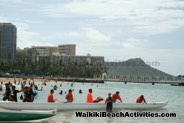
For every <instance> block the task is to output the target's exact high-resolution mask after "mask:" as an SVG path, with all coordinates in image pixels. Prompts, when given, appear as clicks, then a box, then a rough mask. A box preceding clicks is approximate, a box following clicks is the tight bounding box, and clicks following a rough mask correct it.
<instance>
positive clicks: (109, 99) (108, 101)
mask: <svg viewBox="0 0 184 123" xmlns="http://www.w3.org/2000/svg"><path fill="white" fill-rule="evenodd" d="M105 104H106V111H110V112H111V111H112V108H113V100H112V97H111V93H108V97H107V99H106V100H105Z"/></svg>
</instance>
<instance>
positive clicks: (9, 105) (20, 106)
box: [0, 101, 168, 111]
mask: <svg viewBox="0 0 184 123" xmlns="http://www.w3.org/2000/svg"><path fill="white" fill-rule="evenodd" d="M167 104H168V101H165V102H156V103H146V104H145V103H141V104H136V103H114V104H113V109H117V110H120V109H132V110H145V109H158V108H161V107H164V106H166V105H167ZM0 108H4V109H10V110H52V109H57V111H66V110H105V109H106V105H105V104H104V103H22V102H21V103H16V102H3V101H1V102H0Z"/></svg>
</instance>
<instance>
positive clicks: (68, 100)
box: [65, 89, 73, 102]
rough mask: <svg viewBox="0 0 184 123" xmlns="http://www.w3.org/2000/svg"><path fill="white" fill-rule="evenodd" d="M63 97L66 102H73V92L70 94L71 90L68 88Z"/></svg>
mask: <svg viewBox="0 0 184 123" xmlns="http://www.w3.org/2000/svg"><path fill="white" fill-rule="evenodd" d="M65 99H66V100H67V102H73V94H72V90H71V89H70V90H68V94H66V96H65Z"/></svg>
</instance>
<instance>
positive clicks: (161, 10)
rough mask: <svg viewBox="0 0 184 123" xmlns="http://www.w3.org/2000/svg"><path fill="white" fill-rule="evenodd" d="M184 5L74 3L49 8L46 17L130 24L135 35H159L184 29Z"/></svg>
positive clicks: (132, 0) (111, 0)
mask: <svg viewBox="0 0 184 123" xmlns="http://www.w3.org/2000/svg"><path fill="white" fill-rule="evenodd" d="M182 8H184V1H177V0H155V1H148V0H108V1H106V0H85V1H84V0H73V1H72V2H68V3H66V4H64V5H63V4H57V5H54V4H53V5H49V6H47V7H45V8H44V9H43V10H44V13H45V14H46V15H48V16H52V17H63V16H65V15H67V16H69V15H75V16H77V15H78V16H84V17H86V18H88V17H93V18H98V19H104V21H116V20H117V19H120V20H121V22H120V23H125V22H128V23H130V24H131V25H132V26H133V27H134V31H135V32H139V33H145V34H147V35H156V34H162V33H167V32H172V31H175V30H177V29H180V28H183V27H184V9H182Z"/></svg>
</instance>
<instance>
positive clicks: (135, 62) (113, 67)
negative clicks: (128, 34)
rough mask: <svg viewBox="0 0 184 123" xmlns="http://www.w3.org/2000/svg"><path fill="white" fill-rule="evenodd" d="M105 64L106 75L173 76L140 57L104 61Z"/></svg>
mask: <svg viewBox="0 0 184 123" xmlns="http://www.w3.org/2000/svg"><path fill="white" fill-rule="evenodd" d="M105 65H106V67H107V74H108V75H123V76H127V75H128V76H159V77H166V76H167V77H173V76H172V75H169V74H167V73H165V72H162V71H160V70H158V69H155V68H152V67H150V66H149V65H147V64H146V63H145V62H144V61H143V60H142V59H140V58H135V59H129V60H127V61H124V62H106V63H105Z"/></svg>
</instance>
